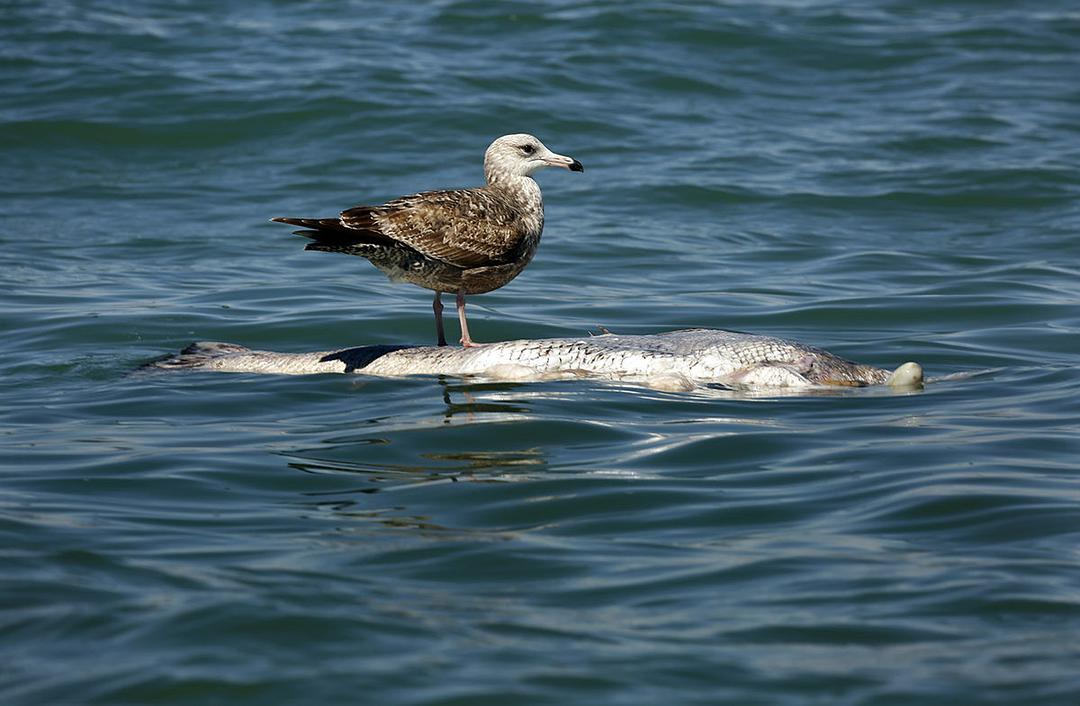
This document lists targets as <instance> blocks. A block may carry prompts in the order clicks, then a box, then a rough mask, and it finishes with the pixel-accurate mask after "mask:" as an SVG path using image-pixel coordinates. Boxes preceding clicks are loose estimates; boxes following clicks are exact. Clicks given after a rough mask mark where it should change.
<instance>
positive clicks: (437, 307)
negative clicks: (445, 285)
mask: <svg viewBox="0 0 1080 706" xmlns="http://www.w3.org/2000/svg"><path fill="white" fill-rule="evenodd" d="M431 308H432V309H433V310H434V311H435V333H437V334H439V345H440V346H445V345H446V336H445V335H444V334H443V327H442V310H443V305H442V293H441V292H435V301H433V302H431Z"/></svg>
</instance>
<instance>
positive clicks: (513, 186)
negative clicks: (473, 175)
mask: <svg viewBox="0 0 1080 706" xmlns="http://www.w3.org/2000/svg"><path fill="white" fill-rule="evenodd" d="M485 176H486V177H487V185H488V188H489V189H493V190H498V191H501V192H503V193H505V194H506V195H507V196H508V197H510V198H511V199H513V200H514V201H516V202H517V203H518V205H519V206H521V208H523V209H524V210H525V211H527V212H531V213H539V214H541V217H543V213H544V196H543V194H541V193H540V185H539V184H537V183H536V181H535V180H534V179H533V178H532V177H529V176H519V175H516V174H506V173H502V172H494V171H491V172H488V173H487V174H486V175H485Z"/></svg>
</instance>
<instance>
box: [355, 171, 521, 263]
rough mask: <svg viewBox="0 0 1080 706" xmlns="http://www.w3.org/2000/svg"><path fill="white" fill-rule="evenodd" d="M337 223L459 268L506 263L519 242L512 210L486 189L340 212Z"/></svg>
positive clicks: (437, 193) (432, 194) (428, 195)
mask: <svg viewBox="0 0 1080 706" xmlns="http://www.w3.org/2000/svg"><path fill="white" fill-rule="evenodd" d="M341 222H342V224H343V225H345V226H346V227H348V228H356V229H358V230H371V231H376V232H379V233H382V234H383V235H385V236H388V237H390V238H392V239H393V240H396V241H398V242H400V243H404V244H405V245H408V246H409V247H411V248H413V249H414V250H416V251H418V252H419V253H421V254H422V255H425V256H427V257H430V258H433V259H436V260H441V261H443V262H446V263H449V264H451V265H455V266H457V267H463V268H471V267H484V266H489V265H492V264H499V263H503V262H507V261H509V260H510V259H512V258H513V256H514V254H515V251H516V250H517V249H518V248H519V246H520V245H521V242H522V239H523V238H524V236H525V232H524V226H523V225H522V223H521V221H520V218H519V216H518V214H517V210H516V209H515V207H514V204H513V203H511V202H510V201H509V199H508V198H507V197H505V196H503V195H502V194H500V193H497V192H493V191H489V190H487V189H457V190H453V191H426V192H424V193H420V194H413V195H411V196H403V197H401V198H399V199H395V200H393V201H390V202H389V203H387V204H385V205H383V206H374V207H372V206H358V207H356V208H351V209H349V210H347V211H343V212H342V213H341Z"/></svg>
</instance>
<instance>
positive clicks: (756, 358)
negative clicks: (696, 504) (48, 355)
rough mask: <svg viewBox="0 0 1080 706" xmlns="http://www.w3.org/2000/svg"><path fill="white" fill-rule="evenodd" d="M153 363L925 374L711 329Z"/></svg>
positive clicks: (882, 376)
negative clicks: (883, 367)
mask: <svg viewBox="0 0 1080 706" xmlns="http://www.w3.org/2000/svg"><path fill="white" fill-rule="evenodd" d="M153 365H154V366H155V367H159V368H167V369H175V368H194V369H204V370H219V371H225V372H261V373H282V374H306V373H329V372H337V373H361V374H365V375H377V376H386V377H393V376H405V375H455V376H480V377H485V378H491V379H513V380H536V379H553V378H559V377H590V378H597V379H605V380H625V381H637V382H642V383H644V384H646V385H649V386H652V387H659V388H665V389H691V388H693V387H695V386H698V385H704V384H722V385H732V386H741V387H775V388H798V387H815V386H846V387H853V386H854V387H860V386H863V385H878V384H885V383H889V384H894V385H900V386H917V385H919V384H921V383H922V369H921V368H920V367H919V366H918V365H917V364H915V363H905V364H904V365H903V366H900V368H898V369H897V370H896V371H889V370H885V369H882V368H877V367H874V366H871V365H863V364H860V363H853V362H851V361H848V360H845V359H843V358H840V357H838V356H836V355H833V354H832V353H829V352H828V351H824V350H822V349H820V348H815V347H814V346H808V345H805V344H802V343H797V342H793V341H788V340H784V339H781V338H774V337H771V336H758V335H754V334H746V333H735V332H732V331H719V330H712V329H690V330H683V331H671V332H668V333H660V334H652V335H614V334H605V335H602V336H586V337H582V338H552V339H538V340H518V341H504V342H502V343H490V344H487V345H484V346H481V347H476V348H451V347H445V346H444V347H433V346H431V347H429V346H393V345H382V346H361V347H357V348H346V349H342V350H338V351H330V352H319V353H275V352H271V351H254V350H249V349H247V348H244V347H243V346H237V345H234V344H223V343H196V344H193V345H192V346H189V347H188V348H187V349H185V350H184V351H183V352H182V353H180V354H178V355H175V356H171V357H169V358H166V359H164V360H161V361H158V362H156V363H154V364H153Z"/></svg>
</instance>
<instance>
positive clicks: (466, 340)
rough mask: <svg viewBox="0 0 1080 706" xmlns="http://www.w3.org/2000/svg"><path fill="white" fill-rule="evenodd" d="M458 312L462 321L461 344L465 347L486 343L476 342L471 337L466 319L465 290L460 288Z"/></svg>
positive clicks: (474, 346)
mask: <svg viewBox="0 0 1080 706" xmlns="http://www.w3.org/2000/svg"><path fill="white" fill-rule="evenodd" d="M457 313H458V319H459V320H460V321H461V345H462V347H464V348H477V347H479V346H482V345H484V344H482V343H476V342H474V341H473V340H472V338H470V337H469V324H468V323H467V322H466V321H465V290H464V289H459V290H458V293H457Z"/></svg>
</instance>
